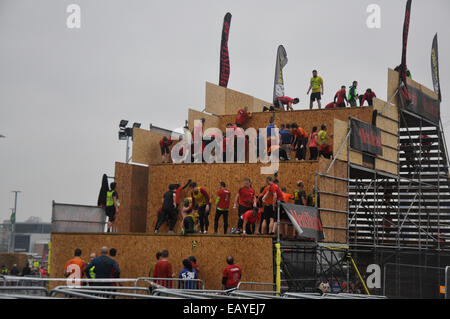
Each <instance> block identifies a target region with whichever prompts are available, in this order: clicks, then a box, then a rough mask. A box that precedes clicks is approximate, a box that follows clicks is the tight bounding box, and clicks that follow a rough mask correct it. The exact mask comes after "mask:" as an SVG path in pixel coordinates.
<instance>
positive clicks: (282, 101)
mask: <svg viewBox="0 0 450 319" xmlns="http://www.w3.org/2000/svg"><path fill="white" fill-rule="evenodd" d="M298 102H300V100H299V98H298V97H296V98H295V99H293V98H290V97H289V96H279V97H278V108H279V109H281V110H283V111H284V110H285V109H284V106H285V105H286V111H293V110H294V108H293V107H292V104H297V103H298Z"/></svg>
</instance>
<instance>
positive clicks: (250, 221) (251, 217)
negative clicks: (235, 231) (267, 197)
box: [241, 207, 261, 235]
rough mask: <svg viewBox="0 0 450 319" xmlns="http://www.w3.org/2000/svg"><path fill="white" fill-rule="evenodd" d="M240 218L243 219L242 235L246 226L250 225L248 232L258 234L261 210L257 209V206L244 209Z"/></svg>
mask: <svg viewBox="0 0 450 319" xmlns="http://www.w3.org/2000/svg"><path fill="white" fill-rule="evenodd" d="M241 218H242V220H243V224H244V225H243V229H244V230H243V231H242V235H245V234H246V233H247V232H246V229H247V226H250V227H249V228H250V231H251V232H250V233H249V234H255V235H259V226H260V223H261V212H260V211H259V209H258V208H256V207H255V208H253V209H252V210H248V211H246V212H245V213H244V214H243V215H242V216H241Z"/></svg>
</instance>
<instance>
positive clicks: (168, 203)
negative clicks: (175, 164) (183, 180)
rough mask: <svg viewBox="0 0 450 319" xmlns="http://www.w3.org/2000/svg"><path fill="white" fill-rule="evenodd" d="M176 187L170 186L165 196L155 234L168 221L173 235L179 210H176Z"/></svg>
mask: <svg viewBox="0 0 450 319" xmlns="http://www.w3.org/2000/svg"><path fill="white" fill-rule="evenodd" d="M176 188H177V187H176V185H174V184H171V185H169V190H168V191H167V192H165V193H164V195H163V204H162V208H161V210H160V212H159V214H158V220H157V221H156V225H155V234H157V233H158V231H159V228H160V227H161V225H162V224H163V223H164V222H165V221H167V222H168V224H169V234H173V232H174V231H173V228H174V227H175V224H176V222H177V215H178V212H177V209H176V207H177V206H176V191H175V190H176Z"/></svg>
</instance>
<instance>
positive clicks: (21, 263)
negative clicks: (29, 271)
mask: <svg viewBox="0 0 450 319" xmlns="http://www.w3.org/2000/svg"><path fill="white" fill-rule="evenodd" d="M27 263H28V256H27V255H26V254H23V253H0V266H3V265H4V266H6V268H8V270H11V268H12V266H13V265H14V264H17V268H19V271H20V273H22V269H23V268H24V267H25V266H26V264H27ZM32 267H33V265H30V268H32Z"/></svg>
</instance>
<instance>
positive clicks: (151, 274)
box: [148, 251, 162, 278]
mask: <svg viewBox="0 0 450 319" xmlns="http://www.w3.org/2000/svg"><path fill="white" fill-rule="evenodd" d="M161 255H162V253H161V252H160V251H158V252H157V253H156V261H155V262H154V263H153V264H152V266H151V267H150V271H149V272H148V276H149V277H150V278H155V266H156V263H157V262H158V261H159V260H160V259H161Z"/></svg>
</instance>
